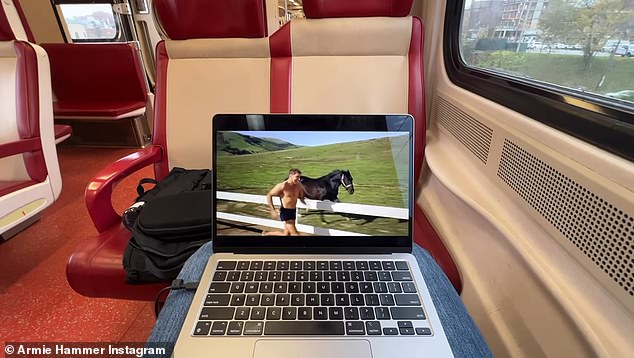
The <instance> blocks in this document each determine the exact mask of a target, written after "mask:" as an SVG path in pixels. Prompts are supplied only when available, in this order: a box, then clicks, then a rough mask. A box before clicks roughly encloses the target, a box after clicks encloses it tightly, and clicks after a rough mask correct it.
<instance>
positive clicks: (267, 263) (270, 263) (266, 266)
mask: <svg viewBox="0 0 634 358" xmlns="http://www.w3.org/2000/svg"><path fill="white" fill-rule="evenodd" d="M275 266H276V264H275V261H264V267H263V268H264V269H265V270H266V271H273V270H275Z"/></svg>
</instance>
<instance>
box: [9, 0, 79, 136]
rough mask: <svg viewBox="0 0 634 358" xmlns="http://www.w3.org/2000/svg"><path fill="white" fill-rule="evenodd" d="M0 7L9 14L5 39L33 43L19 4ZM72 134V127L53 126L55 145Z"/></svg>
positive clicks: (33, 39) (10, 2)
mask: <svg viewBox="0 0 634 358" xmlns="http://www.w3.org/2000/svg"><path fill="white" fill-rule="evenodd" d="M0 6H2V8H3V9H2V11H3V12H4V13H5V14H9V16H6V17H5V19H6V23H5V25H4V26H3V27H5V28H6V29H7V30H6V35H5V38H13V39H14V40H19V41H26V42H30V43H35V38H34V37H33V33H32V32H31V28H30V27H29V24H28V23H27V22H26V17H25V16H24V11H22V7H21V6H20V3H19V2H17V1H15V2H14V1H11V0H7V1H4V2H3V3H2V4H0ZM72 132H73V130H72V127H71V126H69V125H65V124H55V143H61V142H63V141H65V140H66V139H68V138H69V137H70V136H71V134H72Z"/></svg>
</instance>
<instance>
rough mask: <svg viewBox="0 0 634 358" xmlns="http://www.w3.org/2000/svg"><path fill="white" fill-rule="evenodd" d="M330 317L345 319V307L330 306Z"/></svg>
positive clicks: (332, 318)
mask: <svg viewBox="0 0 634 358" xmlns="http://www.w3.org/2000/svg"><path fill="white" fill-rule="evenodd" d="M328 318H330V319H331V320H333V321H336V320H342V319H343V308H341V307H330V308H328Z"/></svg>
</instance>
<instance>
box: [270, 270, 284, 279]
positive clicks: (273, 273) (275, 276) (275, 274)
mask: <svg viewBox="0 0 634 358" xmlns="http://www.w3.org/2000/svg"><path fill="white" fill-rule="evenodd" d="M281 280H282V271H271V272H269V281H281Z"/></svg>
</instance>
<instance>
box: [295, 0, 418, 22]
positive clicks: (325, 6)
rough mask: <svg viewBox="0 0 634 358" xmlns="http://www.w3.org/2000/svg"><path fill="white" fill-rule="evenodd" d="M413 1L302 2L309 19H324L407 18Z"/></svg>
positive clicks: (316, 0)
mask: <svg viewBox="0 0 634 358" xmlns="http://www.w3.org/2000/svg"><path fill="white" fill-rule="evenodd" d="M413 2H414V0H304V1H303V6H304V14H306V17H307V18H309V19H320V18H326V17H372V16H389V17H404V16H408V15H409V12H410V10H411V9H412V3H413Z"/></svg>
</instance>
